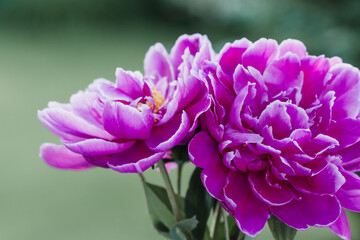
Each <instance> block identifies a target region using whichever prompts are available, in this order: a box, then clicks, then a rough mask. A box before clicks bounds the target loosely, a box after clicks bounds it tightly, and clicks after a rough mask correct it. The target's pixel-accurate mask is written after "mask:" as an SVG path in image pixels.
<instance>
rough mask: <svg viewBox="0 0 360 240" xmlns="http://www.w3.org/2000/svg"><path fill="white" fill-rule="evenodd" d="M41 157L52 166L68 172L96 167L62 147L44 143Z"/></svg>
mask: <svg viewBox="0 0 360 240" xmlns="http://www.w3.org/2000/svg"><path fill="white" fill-rule="evenodd" d="M40 157H41V158H42V159H43V160H44V161H45V162H46V163H47V164H49V165H50V166H52V167H54V168H60V169H68V170H85V169H89V168H92V167H94V165H92V164H90V163H89V162H87V161H86V160H85V158H84V157H83V156H82V155H80V154H77V153H74V152H72V151H70V150H69V149H67V148H66V147H64V146H62V145H56V144H51V143H44V144H42V145H41V146H40Z"/></svg>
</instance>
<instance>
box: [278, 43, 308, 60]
mask: <svg viewBox="0 0 360 240" xmlns="http://www.w3.org/2000/svg"><path fill="white" fill-rule="evenodd" d="M279 52H280V54H279V56H280V58H281V57H283V56H284V55H286V53H288V52H291V53H293V54H296V55H297V56H298V57H299V58H300V59H302V58H304V57H306V56H307V54H308V53H307V51H306V47H305V45H304V44H303V43H302V42H300V41H299V40H295V39H287V40H284V41H282V42H281V43H280V45H279Z"/></svg>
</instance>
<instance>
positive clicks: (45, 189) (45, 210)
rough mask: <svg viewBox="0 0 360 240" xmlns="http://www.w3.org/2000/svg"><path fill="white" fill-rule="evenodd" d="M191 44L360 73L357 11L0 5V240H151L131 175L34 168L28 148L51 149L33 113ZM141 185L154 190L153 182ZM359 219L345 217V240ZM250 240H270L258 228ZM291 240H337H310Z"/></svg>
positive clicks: (43, 2) (162, 3) (149, 1)
mask: <svg viewBox="0 0 360 240" xmlns="http://www.w3.org/2000/svg"><path fill="white" fill-rule="evenodd" d="M195 32H200V33H203V34H207V35H208V36H209V38H210V40H211V41H212V42H213V46H214V48H215V49H216V50H217V51H218V50H219V49H220V48H221V46H222V45H223V44H224V43H225V42H227V41H234V40H235V39H239V38H241V37H244V36H245V37H247V38H249V39H250V40H253V41H254V40H256V39H258V38H260V37H267V38H275V39H277V40H278V41H281V40H283V39H286V38H297V39H300V40H302V41H303V42H304V43H305V44H306V46H307V47H308V51H309V52H310V53H311V54H316V55H319V54H325V55H326V56H329V57H331V56H334V55H338V56H340V57H342V58H343V60H344V61H345V62H348V63H351V64H353V65H355V66H357V67H359V64H360V44H359V39H360V1H359V0H342V1H338V0H316V1H314V0H293V1H288V0H131V1H129V0H128V1H125V0H102V1H96V0H32V1H29V0H0V114H1V118H0V121H1V124H0V130H1V131H0V133H1V140H0V153H1V161H0V239H1V240H64V239H66V240H83V239H84V240H98V239H102V240H109V239H111V240H114V239H119V240H120V239H121V240H123V239H140V240H142V239H162V238H161V237H160V236H159V235H158V234H157V233H156V232H155V230H153V228H152V226H151V223H150V219H149V216H148V213H147V209H146V206H145V199H144V196H143V189H142V186H141V184H140V181H139V179H138V176H137V175H131V174H119V173H116V172H114V171H111V170H106V169H100V168H98V169H92V170H88V171H84V172H72V171H60V170H56V169H53V168H50V167H48V166H47V165H45V164H44V163H43V162H42V160H41V159H40V158H39V157H38V151H39V150H38V149H39V146H40V144H41V143H42V142H59V139H58V138H57V137H56V136H54V135H52V134H51V133H50V132H49V131H47V130H46V129H45V128H44V127H43V126H42V125H41V124H40V122H39V121H38V120H37V116H36V111H37V110H38V109H43V108H44V107H46V105H47V102H48V101H50V100H56V101H59V102H68V100H69V98H70V96H71V94H73V93H75V92H76V91H78V90H79V89H83V88H85V87H86V86H87V85H88V84H89V83H90V82H91V81H92V80H93V79H95V78H98V77H105V78H108V79H110V80H114V73H115V67H117V66H121V67H123V68H125V69H129V70H142V65H143V58H144V55H145V53H146V51H147V49H148V48H149V47H150V46H151V45H152V44H154V43H155V42H158V41H159V42H162V43H163V44H164V45H165V46H166V47H167V48H168V49H169V48H170V47H171V46H172V44H173V43H174V42H175V40H176V38H177V37H178V36H179V35H180V34H182V33H195ZM191 170H192V167H191V166H187V167H186V169H185V171H187V172H190V171H191ZM145 175H146V177H147V178H148V179H150V180H151V181H152V182H155V183H159V182H160V177H159V176H158V173H157V172H156V171H151V170H150V171H148V172H147V173H146V174H145ZM187 175H189V174H187ZM183 180H184V183H186V181H187V179H186V177H185V178H184V179H183ZM359 219H360V218H359V214H354V213H352V214H350V224H351V227H352V234H353V239H360V228H359V223H360V221H359ZM257 239H260V240H261V239H271V237H270V233H269V230H268V228H267V227H266V228H265V231H264V232H262V233H261V234H260V235H259V237H258V238H257ZM296 239H298V240H300V239H324V240H325V239H326V240H327V239H338V238H337V237H336V236H335V235H334V234H332V232H331V231H330V230H326V229H312V230H310V231H307V232H298V234H297V237H296Z"/></svg>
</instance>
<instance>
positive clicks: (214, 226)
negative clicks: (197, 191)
mask: <svg viewBox="0 0 360 240" xmlns="http://www.w3.org/2000/svg"><path fill="white" fill-rule="evenodd" d="M220 208H221V207H220V203H219V202H217V204H216V207H215V211H214V216H213V221H212V224H211V228H210V238H211V239H212V240H216V239H215V238H216V235H217V231H218V226H219V222H220V217H221V214H220Z"/></svg>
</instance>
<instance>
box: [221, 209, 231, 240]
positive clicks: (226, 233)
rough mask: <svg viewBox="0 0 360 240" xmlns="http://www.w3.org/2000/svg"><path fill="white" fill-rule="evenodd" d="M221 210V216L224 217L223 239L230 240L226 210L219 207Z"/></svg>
mask: <svg viewBox="0 0 360 240" xmlns="http://www.w3.org/2000/svg"><path fill="white" fill-rule="evenodd" d="M221 210H222V211H221V212H222V216H223V219H224V230H225V240H230V234H229V225H228V220H227V217H226V212H225V209H223V208H221Z"/></svg>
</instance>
